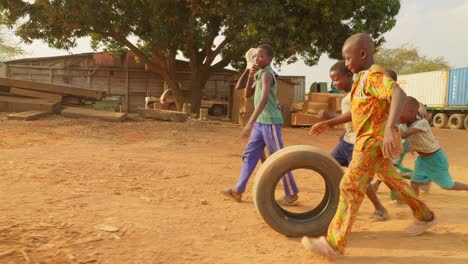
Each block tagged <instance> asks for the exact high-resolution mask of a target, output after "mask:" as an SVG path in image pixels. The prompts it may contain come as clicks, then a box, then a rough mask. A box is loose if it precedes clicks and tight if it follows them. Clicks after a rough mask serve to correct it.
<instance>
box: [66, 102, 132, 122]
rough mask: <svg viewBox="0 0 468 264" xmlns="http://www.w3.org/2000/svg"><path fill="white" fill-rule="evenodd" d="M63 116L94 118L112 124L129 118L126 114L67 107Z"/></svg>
mask: <svg viewBox="0 0 468 264" xmlns="http://www.w3.org/2000/svg"><path fill="white" fill-rule="evenodd" d="M62 116H65V117H74V118H80V117H84V118H93V119H99V120H103V121H110V122H121V121H123V120H125V119H126V118H127V114H126V113H118V112H108V111H99V110H94V109H89V108H81V107H72V106H71V107H65V109H63V110H62Z"/></svg>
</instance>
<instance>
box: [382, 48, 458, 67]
mask: <svg viewBox="0 0 468 264" xmlns="http://www.w3.org/2000/svg"><path fill="white" fill-rule="evenodd" d="M375 60H376V62H377V63H379V64H380V65H382V66H384V67H385V68H389V69H392V70H394V71H396V72H397V73H398V74H409V73H418V72H428V71H437V70H443V69H448V68H450V65H449V64H448V62H447V60H446V59H445V58H444V57H440V56H439V57H434V58H431V57H427V56H423V55H421V54H420V53H419V50H418V49H417V48H416V47H414V46H412V45H409V44H405V45H402V46H401V47H399V48H395V49H389V48H384V47H381V48H379V50H378V52H377V54H376V56H375Z"/></svg>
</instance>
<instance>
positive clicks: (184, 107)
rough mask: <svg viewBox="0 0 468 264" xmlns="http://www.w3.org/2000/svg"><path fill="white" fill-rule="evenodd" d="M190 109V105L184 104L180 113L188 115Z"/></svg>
mask: <svg viewBox="0 0 468 264" xmlns="http://www.w3.org/2000/svg"><path fill="white" fill-rule="evenodd" d="M191 107H192V104H189V103H184V105H183V107H182V112H184V113H186V114H188V115H190V108H191Z"/></svg>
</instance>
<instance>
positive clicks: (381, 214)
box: [370, 208, 388, 222]
mask: <svg viewBox="0 0 468 264" xmlns="http://www.w3.org/2000/svg"><path fill="white" fill-rule="evenodd" d="M370 219H371V221H372V222H378V221H385V220H387V219H388V212H387V210H386V209H385V208H383V209H376V210H375V211H374V213H373V214H372V216H371V217H370Z"/></svg>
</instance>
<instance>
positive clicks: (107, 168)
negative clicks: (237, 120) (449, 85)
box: [0, 115, 468, 264]
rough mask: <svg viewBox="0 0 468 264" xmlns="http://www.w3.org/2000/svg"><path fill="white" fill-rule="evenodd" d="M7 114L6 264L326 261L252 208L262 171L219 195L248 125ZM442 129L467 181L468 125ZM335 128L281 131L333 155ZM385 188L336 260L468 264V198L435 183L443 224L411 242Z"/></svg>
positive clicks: (0, 223)
mask: <svg viewBox="0 0 468 264" xmlns="http://www.w3.org/2000/svg"><path fill="white" fill-rule="evenodd" d="M0 120H1V121H0V158H1V164H2V165H1V167H0V182H1V184H0V211H1V214H0V263H272V264H273V263H282V264H283V263H323V262H324V261H325V260H323V259H320V258H316V257H314V256H312V255H311V254H309V252H307V251H306V250H304V249H303V248H302V247H301V245H300V242H299V238H287V237H285V236H283V235H281V234H278V233H276V232H275V231H273V230H272V229H271V228H270V227H268V226H267V225H266V224H265V222H264V221H263V220H262V219H261V218H260V217H259V215H258V214H257V212H256V210H255V208H254V206H253V203H252V183H253V178H252V180H251V181H250V183H249V186H248V188H247V192H246V194H245V196H244V199H245V201H244V202H242V203H235V202H233V201H231V200H226V199H224V197H223V196H222V195H220V190H222V189H224V188H228V187H232V186H233V185H234V183H235V182H236V180H237V177H238V175H239V169H240V167H241V153H242V150H243V148H244V146H245V144H246V141H244V140H241V139H240V138H239V133H240V128H239V127H236V126H234V125H219V124H205V123H203V124H202V123H199V122H189V123H185V124H175V123H168V122H156V121H138V122H137V121H129V122H124V123H118V124H115V123H107V122H100V121H92V120H84V119H66V118H63V117H59V116H53V117H48V118H45V119H42V120H38V121H32V122H26V121H8V120H6V118H5V115H1V116H0ZM434 132H435V135H436V136H437V138H438V139H439V140H440V142H441V144H442V146H443V148H444V149H445V151H446V152H447V154H448V157H449V162H450V166H451V173H452V176H453V178H454V179H455V180H458V181H463V182H468V175H467V173H466V171H467V169H468V158H467V157H468V147H467V146H468V130H434ZM338 133H339V131H337V130H334V131H330V132H327V134H325V135H322V136H319V137H310V136H307V135H306V130H305V129H303V128H295V129H292V128H286V129H284V130H283V137H284V141H285V143H286V145H293V144H310V145H314V146H317V147H320V148H322V149H324V150H326V151H331V149H332V148H333V147H334V145H335V144H336V142H337V137H336V134H338ZM414 158H415V157H414V156H410V157H409V158H407V160H406V164H407V165H410V166H411V165H412V162H413V161H414ZM378 195H379V197H380V198H381V199H382V201H383V203H384V205H385V206H386V207H387V208H388V210H389V211H390V215H391V219H390V220H388V221H386V222H377V223H375V222H370V221H369V219H368V218H369V215H370V214H371V212H372V207H371V204H370V202H369V201H367V200H365V201H364V203H363V206H362V208H361V210H360V212H359V216H358V219H357V221H356V223H355V225H354V228H353V233H352V235H351V237H350V240H349V244H348V248H347V252H346V256H344V257H339V258H338V259H336V261H335V262H336V263H424V264H428V263H468V218H467V215H468V202H467V201H468V193H466V192H448V191H443V190H441V189H440V188H438V187H437V186H432V189H431V192H430V193H429V194H428V195H425V196H424V197H423V199H424V200H425V201H427V203H428V204H429V205H430V207H431V208H432V209H433V210H434V211H435V212H436V214H437V216H438V218H439V220H440V224H439V225H438V226H436V227H434V228H433V229H431V232H428V233H426V234H423V235H421V236H419V237H413V238H410V237H405V236H404V235H403V232H402V231H403V229H404V227H405V226H406V225H408V224H409V223H410V221H411V219H412V217H411V212H410V210H409V209H408V208H407V207H406V206H398V205H393V204H391V203H390V199H389V196H388V190H387V189H386V187H382V188H381V189H380V190H379V193H378ZM98 225H104V226H98ZM101 229H108V231H103V230H101ZM109 231H113V232H109Z"/></svg>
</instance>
